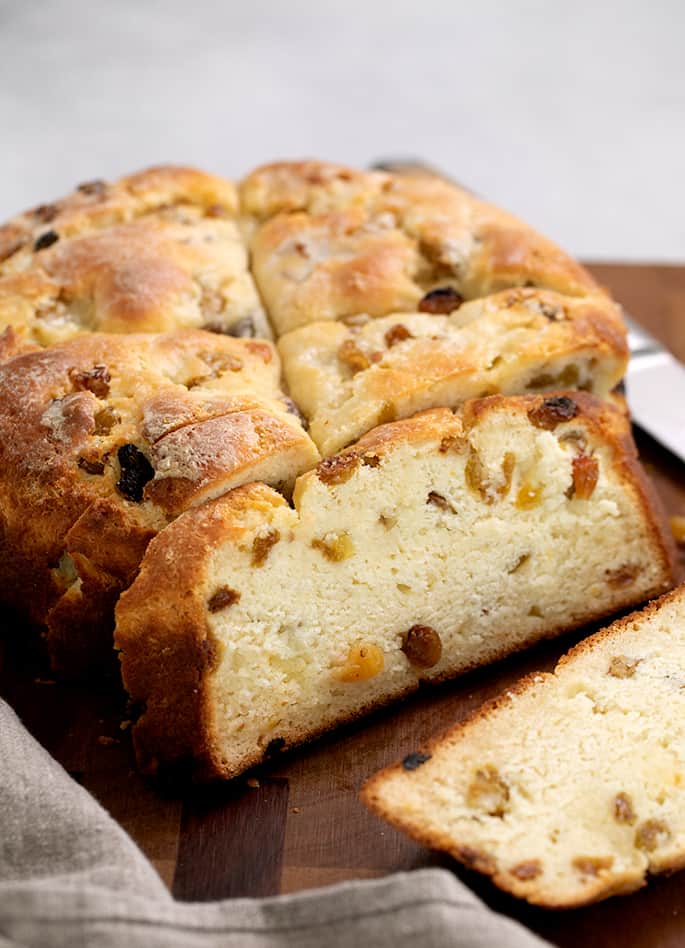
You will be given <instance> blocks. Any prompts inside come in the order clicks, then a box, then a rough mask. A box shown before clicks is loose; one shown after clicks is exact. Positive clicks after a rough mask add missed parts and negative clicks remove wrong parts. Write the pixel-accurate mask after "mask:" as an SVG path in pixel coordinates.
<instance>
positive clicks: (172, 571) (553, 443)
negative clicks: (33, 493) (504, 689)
mask: <svg viewBox="0 0 685 948" xmlns="http://www.w3.org/2000/svg"><path fill="white" fill-rule="evenodd" d="M671 544H672V541H670V539H669V536H668V534H667V531H665V530H664V529H663V526H662V520H660V518H659V517H658V515H656V514H655V510H654V505H653V499H652V498H651V495H650V490H649V486H648V482H647V481H646V478H645V476H644V474H643V473H642V471H641V469H640V467H639V465H638V463H637V461H636V457H635V450H634V447H633V444H632V441H631V437H630V429H629V423H628V421H627V418H626V416H625V414H624V413H623V412H622V411H621V410H620V409H619V408H617V407H614V406H612V405H611V404H608V403H606V402H603V401H600V400H599V399H597V398H596V397H594V396H592V395H589V394H587V393H568V392H567V393H565V394H561V395H558V396H553V397H547V398H546V397H543V396H536V395H529V396H521V397H504V396H492V397H490V398H486V399H483V400H477V401H472V402H468V403H467V404H466V405H465V407H464V408H463V410H462V412H461V413H459V414H457V415H455V414H453V413H452V412H451V411H449V410H448V409H433V410H430V411H427V412H424V413H419V414H417V415H415V416H414V417H413V418H411V419H408V420H404V421H399V422H395V423H392V424H388V425H385V426H382V427H379V428H376V429H375V430H374V431H372V432H370V433H369V434H367V435H365V436H364V437H363V438H362V439H361V440H360V441H359V442H358V443H357V444H356V445H355V446H354V447H353V448H350V449H348V450H347V451H344V452H342V453H341V454H339V455H336V456H334V457H332V458H328V459H325V460H324V461H322V462H321V463H320V464H319V465H318V466H317V468H316V469H315V470H313V471H310V472H308V473H306V474H304V475H302V476H301V477H300V478H298V480H297V482H296V485H295V490H294V493H293V506H292V507H291V506H289V505H288V504H287V503H286V501H285V500H284V499H283V497H281V496H280V495H279V494H278V493H276V492H275V491H274V490H272V489H271V488H268V487H266V486H265V485H263V484H250V485H246V486H244V487H241V488H238V489H237V490H234V491H232V492H230V493H229V494H226V495H224V496H223V497H221V498H219V499H217V500H216V501H213V502H210V503H207V504H204V505H203V506H201V507H197V508H194V509H192V510H189V511H187V512H186V513H184V514H183V515H181V516H180V517H179V518H178V519H177V520H176V521H175V522H174V523H172V524H171V525H170V526H169V527H167V528H166V529H165V530H164V531H162V532H161V533H160V534H159V535H158V536H157V537H156V538H155V539H154V540H153V541H152V543H151V544H150V546H149V547H148V550H147V552H146V554H145V557H144V558H143V562H142V565H141V569H140V573H139V575H138V577H137V578H136V580H135V582H134V583H133V584H132V585H131V587H130V588H129V589H128V591H127V592H125V593H124V594H123V595H122V597H121V598H120V600H119V603H118V605H117V610H116V619H117V624H116V632H115V642H116V646H117V647H118V648H119V649H120V650H121V661H122V674H123V680H124V684H125V687H126V688H127V690H128V692H129V693H130V695H131V697H132V699H133V701H134V702H135V703H136V704H139V705H140V707H141V708H142V716H141V717H140V719H139V721H138V723H137V724H136V726H135V729H134V739H135V742H136V747H137V753H138V760H139V763H140V766H141V767H142V768H143V769H144V770H146V771H151V772H154V771H155V770H157V769H158V768H159V767H160V766H163V765H165V764H170V763H174V762H179V761H183V760H186V759H189V760H191V761H192V763H193V766H194V767H195V769H196V771H197V772H198V773H200V774H201V775H203V776H222V777H231V776H234V775H236V774H238V773H240V772H241V771H242V770H244V769H245V768H247V767H249V766H250V765H252V764H255V763H257V762H258V761H260V760H261V759H262V758H264V757H265V756H268V755H269V754H270V753H271V752H272V751H273V750H275V749H280V748H283V747H289V746H291V745H294V744H297V743H300V742H302V741H304V740H308V739H310V738H312V737H314V736H316V735H317V734H319V733H321V732H322V731H325V730H326V729H328V728H331V727H333V726H335V725H337V724H339V723H341V722H343V721H345V720H349V719H351V718H354V717H356V716H358V715H361V714H363V713H365V712H367V711H369V710H371V709H372V708H375V707H378V706H379V705H382V704H384V703H387V702H388V701H391V700H393V699H396V698H398V697H400V696H401V695H403V694H405V693H407V692H409V691H412V690H413V689H415V688H416V687H417V686H418V684H419V683H420V682H422V681H438V680H441V679H444V678H447V677H450V676H452V675H455V674H457V673H459V672H463V671H466V670H467V669H470V668H473V667H475V666H478V665H482V664H485V663H487V662H490V661H493V660H494V659H497V658H499V657H501V656H503V655H505V654H507V653H509V652H511V651H514V650H516V649H520V648H523V647H524V646H526V645H529V644H530V643H532V642H535V641H537V640H538V639H541V638H543V637H548V636H553V635H556V634H558V633H559V632H561V631H562V630H564V629H569V628H572V627H574V626H579V625H582V624H583V623H586V622H589V621H591V620H594V619H597V618H599V617H602V616H605V615H608V614H610V613H612V612H614V611H616V610H618V609H620V608H623V607H625V606H626V605H628V604H630V603H633V602H635V601H641V600H644V599H645V598H647V597H649V596H653V595H655V594H658V593H660V592H662V591H663V590H665V589H667V588H669V586H670V585H671V583H672V574H671V568H672V562H671V558H672V545H671Z"/></svg>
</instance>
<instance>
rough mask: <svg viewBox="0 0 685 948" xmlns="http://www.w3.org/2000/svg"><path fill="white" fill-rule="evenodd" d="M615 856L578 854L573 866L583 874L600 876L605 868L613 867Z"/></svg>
mask: <svg viewBox="0 0 685 948" xmlns="http://www.w3.org/2000/svg"><path fill="white" fill-rule="evenodd" d="M613 864H614V857H613V856H576V858H575V859H574V860H573V868H574V869H577V870H578V872H580V874H581V875H583V876H593V877H594V876H598V875H599V874H600V872H601V871H602V870H603V869H611V867H612V866H613Z"/></svg>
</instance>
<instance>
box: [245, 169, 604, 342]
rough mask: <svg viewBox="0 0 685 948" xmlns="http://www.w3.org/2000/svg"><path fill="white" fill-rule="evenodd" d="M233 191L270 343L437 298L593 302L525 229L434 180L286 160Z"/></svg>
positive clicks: (574, 272)
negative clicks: (248, 225) (556, 297)
mask: <svg viewBox="0 0 685 948" xmlns="http://www.w3.org/2000/svg"><path fill="white" fill-rule="evenodd" d="M240 191H241V204H242V210H243V213H244V214H246V215H248V216H251V217H252V220H253V234H252V238H251V251H252V266H253V272H254V276H255V280H256V282H257V286H258V287H259V291H260V293H261V296H262V299H263V300H264V302H265V304H266V306H267V309H268V311H269V314H270V316H271V318H272V320H273V323H274V326H275V328H276V330H277V332H278V333H279V334H283V333H286V332H289V331H290V330H292V329H296V328H297V327H298V326H304V325H306V324H308V323H312V322H320V321H322V320H333V319H344V318H347V317H351V316H355V315H358V314H360V313H366V314H368V315H369V316H372V317H378V316H386V315H389V314H391V313H399V312H416V311H417V310H419V309H422V307H423V306H434V305H436V302H437V301H438V300H439V302H440V303H441V305H442V306H443V309H442V310H441V311H442V312H449V310H448V309H445V308H444V307H445V306H446V305H447V303H448V302H449V301H450V300H452V301H454V303H455V305H458V302H459V301H461V300H463V299H473V298H475V297H481V296H487V295H489V294H491V293H493V292H497V291H498V290H501V289H505V288H511V287H514V286H533V287H539V288H546V289H551V290H555V291H557V292H559V293H562V294H565V295H569V296H583V295H586V294H593V295H596V294H598V293H600V292H601V291H600V288H599V287H598V286H597V284H596V283H595V282H594V280H593V279H592V277H591V276H590V275H589V274H588V273H587V272H586V271H585V270H584V269H583V267H581V266H580V264H578V263H576V262H575V261H574V260H572V259H571V258H570V257H569V256H567V255H566V254H565V253H564V252H563V251H561V250H560V249H559V248H558V247H556V246H555V245H554V244H553V243H552V242H551V241H549V240H547V239H546V238H544V237H542V236H540V235H539V234H537V233H536V232H535V231H534V230H533V229H532V228H531V227H529V226H528V225H527V224H524V223H523V222H521V221H519V220H517V219H516V218H515V217H513V216H512V215H510V214H508V213H506V212H505V211H502V210H500V209H499V208H495V207H493V206H492V205H489V204H486V203H485V202H483V201H479V200H477V199H476V198H474V197H473V196H472V195H471V194H468V193H467V192H466V191H463V190H461V189H460V188H458V187H456V186H454V185H452V184H449V183H448V182H446V181H444V180H442V179H439V178H436V177H429V176H427V175H407V174H387V173H385V172H360V171H355V170H353V169H350V168H343V167H342V166H340V165H328V164H326V163H325V162H311V161H310V162H291V163H287V162H286V163H281V164H276V165H268V166H266V167H264V168H258V169H257V170H256V171H254V172H253V173H252V174H251V175H249V176H248V178H247V179H246V180H245V181H244V182H243V183H242V185H241V188H240ZM436 292H437V297H436ZM429 311H430V310H429Z"/></svg>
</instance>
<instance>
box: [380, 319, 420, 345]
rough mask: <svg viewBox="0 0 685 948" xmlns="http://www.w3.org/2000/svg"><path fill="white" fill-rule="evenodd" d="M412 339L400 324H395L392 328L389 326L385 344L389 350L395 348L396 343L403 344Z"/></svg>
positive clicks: (405, 328)
mask: <svg viewBox="0 0 685 948" xmlns="http://www.w3.org/2000/svg"><path fill="white" fill-rule="evenodd" d="M413 338H414V337H413V336H412V334H411V333H410V332H409V330H408V329H407V327H406V326H403V325H402V323H396V324H395V325H394V326H391V327H390V329H388V331H387V332H386V334H385V342H386V344H387V346H388V347H389V348H390V349H392V347H393V346H396V345H397V343H398V342H404V340H405V339H413Z"/></svg>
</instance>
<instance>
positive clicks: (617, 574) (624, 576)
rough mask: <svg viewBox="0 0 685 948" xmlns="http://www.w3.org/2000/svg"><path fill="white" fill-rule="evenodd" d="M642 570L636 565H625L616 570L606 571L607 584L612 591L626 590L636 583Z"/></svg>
mask: <svg viewBox="0 0 685 948" xmlns="http://www.w3.org/2000/svg"><path fill="white" fill-rule="evenodd" d="M641 569H642V567H640V566H638V565H637V564H636V563H624V564H623V565H622V566H617V567H616V569H608V570H605V576H606V578H607V583H608V584H609V586H611V588H612V589H626V588H627V587H628V586H630V585H631V584H632V583H634V582H635V580H636V579H637V577H638V574H639V573H640V572H641Z"/></svg>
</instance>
